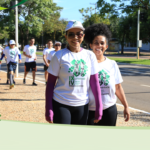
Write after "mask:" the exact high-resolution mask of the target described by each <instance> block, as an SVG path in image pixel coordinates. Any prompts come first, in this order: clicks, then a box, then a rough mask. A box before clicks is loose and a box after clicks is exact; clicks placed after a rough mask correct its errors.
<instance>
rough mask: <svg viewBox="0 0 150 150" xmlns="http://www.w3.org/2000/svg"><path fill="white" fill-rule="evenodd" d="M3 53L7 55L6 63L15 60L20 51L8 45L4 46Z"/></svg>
mask: <svg viewBox="0 0 150 150" xmlns="http://www.w3.org/2000/svg"><path fill="white" fill-rule="evenodd" d="M3 54H5V56H6V57H7V64H8V63H9V62H10V61H11V62H17V55H19V54H20V51H19V49H18V48H17V47H15V48H13V49H11V48H10V47H9V46H7V47H5V49H4V50H3Z"/></svg>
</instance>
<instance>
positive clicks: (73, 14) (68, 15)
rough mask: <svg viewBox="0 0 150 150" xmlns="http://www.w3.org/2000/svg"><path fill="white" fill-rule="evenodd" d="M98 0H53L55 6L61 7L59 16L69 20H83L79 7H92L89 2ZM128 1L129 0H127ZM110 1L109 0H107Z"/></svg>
mask: <svg viewBox="0 0 150 150" xmlns="http://www.w3.org/2000/svg"><path fill="white" fill-rule="evenodd" d="M97 1H98V0H53V2H55V3H57V6H60V7H63V10H62V11H61V18H63V19H67V20H68V21H69V20H78V21H81V22H83V20H82V15H81V13H80V12H79V9H81V8H85V9H86V8H87V7H93V8H95V6H94V5H91V4H90V3H92V4H93V3H96V2H97ZM127 1H129V0H127ZM107 2H110V3H111V0H107Z"/></svg>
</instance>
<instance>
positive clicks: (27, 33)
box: [25, 29, 29, 44]
mask: <svg viewBox="0 0 150 150" xmlns="http://www.w3.org/2000/svg"><path fill="white" fill-rule="evenodd" d="M26 35H27V37H26V38H27V41H26V42H25V44H28V42H29V29H27V32H26Z"/></svg>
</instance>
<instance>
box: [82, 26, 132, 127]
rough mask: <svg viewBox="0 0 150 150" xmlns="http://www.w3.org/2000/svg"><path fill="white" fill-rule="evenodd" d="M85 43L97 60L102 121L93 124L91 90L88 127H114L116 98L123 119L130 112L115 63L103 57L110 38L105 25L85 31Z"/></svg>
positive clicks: (92, 97) (127, 118) (90, 93)
mask: <svg viewBox="0 0 150 150" xmlns="http://www.w3.org/2000/svg"><path fill="white" fill-rule="evenodd" d="M84 33H85V38H84V39H85V42H86V43H87V44H89V45H90V47H91V49H92V50H93V52H94V54H95V55H96V58H97V64H98V70H99V74H98V77H99V84H100V86H101V94H102V102H103V116H102V120H100V121H99V122H98V123H94V122H93V120H94V114H95V111H96V104H95V98H94V96H93V93H92V90H91V89H90V91H89V95H90V102H89V117H88V123H87V124H88V125H101V126H116V120H117V108H116V101H117V98H116V96H117V97H118V98H119V100H120V101H121V103H122V104H123V106H124V118H125V121H128V120H129V118H130V112H129V107H128V103H127V100H126V97H125V94H124V90H123V88H122V86H121V83H122V82H123V79H122V76H121V74H120V71H119V68H118V65H117V63H116V62H115V61H114V60H110V59H109V58H107V57H105V56H104V52H105V51H106V50H107V48H108V42H109V40H110V38H111V32H110V30H109V29H108V27H107V25H105V24H94V25H91V26H89V27H87V28H86V30H85V32H84Z"/></svg>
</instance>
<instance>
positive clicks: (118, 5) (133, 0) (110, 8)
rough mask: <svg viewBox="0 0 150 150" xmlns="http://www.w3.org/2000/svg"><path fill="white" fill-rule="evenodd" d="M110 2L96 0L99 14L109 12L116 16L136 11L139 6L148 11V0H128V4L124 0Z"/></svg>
mask: <svg viewBox="0 0 150 150" xmlns="http://www.w3.org/2000/svg"><path fill="white" fill-rule="evenodd" d="M112 2H114V3H112V4H110V3H108V2H107V1H105V0H98V2H97V7H98V8H99V11H100V14H101V15H103V16H104V15H105V14H106V13H111V14H112V16H111V17H112V18H114V17H118V16H120V13H121V14H124V13H126V14H131V13H133V12H137V10H138V9H139V8H141V9H142V10H146V11H149V12H150V3H149V0H128V1H126V2H130V4H129V5H127V4H126V3H125V0H112Z"/></svg>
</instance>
